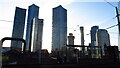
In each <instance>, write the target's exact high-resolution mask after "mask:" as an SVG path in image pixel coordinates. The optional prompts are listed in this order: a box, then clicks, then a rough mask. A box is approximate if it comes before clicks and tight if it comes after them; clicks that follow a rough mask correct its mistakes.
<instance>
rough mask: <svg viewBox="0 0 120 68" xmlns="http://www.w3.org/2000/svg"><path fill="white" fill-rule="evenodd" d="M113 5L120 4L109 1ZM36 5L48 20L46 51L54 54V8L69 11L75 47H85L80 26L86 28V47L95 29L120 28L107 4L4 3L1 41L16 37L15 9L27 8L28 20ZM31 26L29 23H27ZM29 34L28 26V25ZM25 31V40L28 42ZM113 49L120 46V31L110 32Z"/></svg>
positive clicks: (73, 0)
mask: <svg viewBox="0 0 120 68" xmlns="http://www.w3.org/2000/svg"><path fill="white" fill-rule="evenodd" d="M107 1H109V2H110V3H111V4H112V5H114V6H117V4H118V3H117V2H118V0H114V1H113V0H107ZM33 3H34V4H36V5H37V6H39V7H40V9H39V18H40V19H44V26H43V44H42V49H48V51H49V52H50V51H51V42H52V8H54V7H57V6H59V5H62V6H63V7H64V8H65V9H67V21H68V22H67V24H68V25H67V27H68V28H67V29H68V34H69V33H73V35H74V36H75V45H80V44H81V39H80V29H79V27H80V26H83V27H84V31H85V32H84V37H85V45H88V44H89V43H90V42H91V40H90V29H91V27H92V26H95V25H97V26H99V28H100V29H105V28H107V27H110V26H112V25H116V24H117V18H116V17H115V16H116V11H115V7H113V6H112V5H110V4H109V3H107V2H106V1H105V0H97V1H96V0H1V1H0V39H2V38H3V37H11V36H12V28H13V21H14V14H15V7H20V8H25V9H27V12H26V20H27V16H28V15H27V13H28V6H30V5H32V4H33ZM26 23H27V22H26ZM25 31H26V25H25ZM25 31H24V39H25V35H26V34H25ZM108 32H109V34H110V42H111V45H112V46H114V45H116V46H118V27H117V26H116V27H113V28H110V29H108ZM8 43H10V41H5V42H4V44H3V46H4V47H9V46H10V44H8Z"/></svg>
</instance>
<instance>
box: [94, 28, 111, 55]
mask: <svg viewBox="0 0 120 68" xmlns="http://www.w3.org/2000/svg"><path fill="white" fill-rule="evenodd" d="M96 45H97V46H99V47H100V48H101V51H99V52H102V53H101V55H102V56H103V55H104V54H105V53H104V48H105V47H106V46H110V36H109V34H108V31H107V30H105V29H98V31H97V33H96Z"/></svg>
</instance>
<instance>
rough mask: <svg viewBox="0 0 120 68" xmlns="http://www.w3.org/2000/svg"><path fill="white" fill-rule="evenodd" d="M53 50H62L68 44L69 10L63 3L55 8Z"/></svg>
mask: <svg viewBox="0 0 120 68" xmlns="http://www.w3.org/2000/svg"><path fill="white" fill-rule="evenodd" d="M52 20H53V21H52V51H55V50H61V49H62V48H64V47H65V45H66V44H67V10H66V9H65V8H63V7H62V6H61V5H60V6H58V7H55V8H53V17H52Z"/></svg>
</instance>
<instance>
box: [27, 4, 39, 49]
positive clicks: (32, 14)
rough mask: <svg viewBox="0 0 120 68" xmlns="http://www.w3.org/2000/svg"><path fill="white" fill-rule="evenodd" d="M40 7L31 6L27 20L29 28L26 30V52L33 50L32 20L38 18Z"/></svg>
mask: <svg viewBox="0 0 120 68" xmlns="http://www.w3.org/2000/svg"><path fill="white" fill-rule="evenodd" d="M38 15H39V7H38V6H36V5H35V4H32V5H30V6H29V9H28V18H27V28H26V50H27V51H28V50H31V37H32V20H33V18H38Z"/></svg>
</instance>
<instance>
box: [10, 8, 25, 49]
mask: <svg viewBox="0 0 120 68" xmlns="http://www.w3.org/2000/svg"><path fill="white" fill-rule="evenodd" d="M25 17H26V9H23V8H19V7H16V10H15V16H14V24H13V31H12V38H23V34H24V26H25ZM11 47H12V48H19V49H21V48H22V42H19V41H11Z"/></svg>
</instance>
